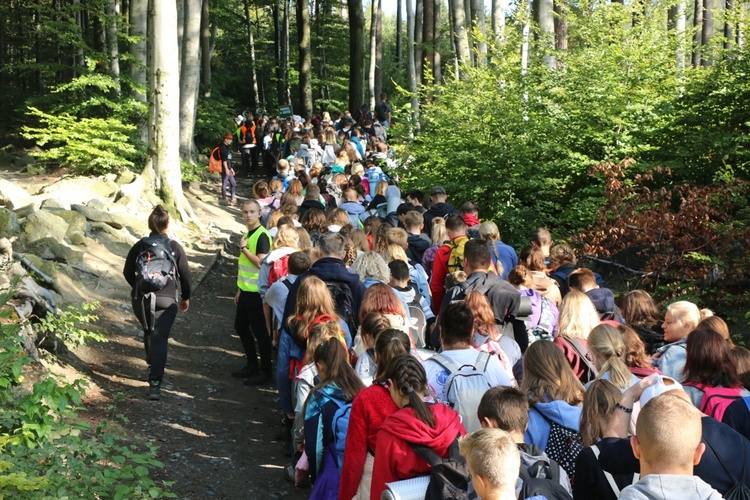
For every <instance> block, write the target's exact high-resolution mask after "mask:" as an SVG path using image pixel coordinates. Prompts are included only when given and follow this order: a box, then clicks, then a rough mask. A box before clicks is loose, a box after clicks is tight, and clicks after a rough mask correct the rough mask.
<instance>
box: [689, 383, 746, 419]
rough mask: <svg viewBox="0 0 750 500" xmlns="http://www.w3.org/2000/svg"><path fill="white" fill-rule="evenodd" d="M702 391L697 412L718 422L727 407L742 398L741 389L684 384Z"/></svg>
mask: <svg viewBox="0 0 750 500" xmlns="http://www.w3.org/2000/svg"><path fill="white" fill-rule="evenodd" d="M685 385H690V386H692V387H695V388H696V389H700V390H702V391H703V399H701V406H700V408H699V410H700V411H701V412H703V413H705V414H706V415H708V416H709V417H713V418H715V419H716V420H718V421H719V422H721V419H722V418H724V412H725V411H726V410H727V407H728V406H729V405H730V404H732V403H734V402H735V401H736V400H737V399H740V398H741V397H742V394H741V392H742V387H706V386H705V385H703V384H685Z"/></svg>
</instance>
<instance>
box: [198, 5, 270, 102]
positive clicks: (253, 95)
mask: <svg viewBox="0 0 750 500" xmlns="http://www.w3.org/2000/svg"><path fill="white" fill-rule="evenodd" d="M187 1H190V0H187ZM243 3H244V4H245V5H244V7H245V25H246V27H247V52H248V54H250V61H249V62H250V85H249V87H250V89H249V90H250V108H251V109H252V110H253V111H255V109H256V108H257V107H258V106H259V105H260V98H259V97H258V74H257V72H256V71H255V38H254V36H253V18H252V17H250V0H243Z"/></svg>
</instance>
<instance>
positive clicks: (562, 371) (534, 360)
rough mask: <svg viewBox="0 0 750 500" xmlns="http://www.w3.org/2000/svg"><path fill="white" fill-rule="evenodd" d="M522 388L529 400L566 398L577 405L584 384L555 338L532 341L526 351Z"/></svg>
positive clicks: (581, 398) (563, 399)
mask: <svg viewBox="0 0 750 500" xmlns="http://www.w3.org/2000/svg"><path fill="white" fill-rule="evenodd" d="M521 390H522V391H523V392H524V393H525V394H526V395H527V396H528V398H529V404H530V405H533V404H535V403H546V402H548V401H565V402H566V403H568V404H569V405H572V406H577V405H579V404H581V401H583V393H584V389H583V384H581V381H580V380H578V377H576V374H575V373H573V369H572V368H571V367H570V364H568V360H567V359H565V356H564V355H563V353H562V351H561V350H560V348H559V347H557V346H556V345H555V344H553V343H552V342H545V341H539V342H534V343H533V344H531V345H530V346H529V347H528V349H526V352H525V353H524V355H523V381H522V383H521Z"/></svg>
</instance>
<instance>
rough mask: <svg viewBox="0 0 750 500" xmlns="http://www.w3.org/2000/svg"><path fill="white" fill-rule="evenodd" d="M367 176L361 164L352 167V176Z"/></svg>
mask: <svg viewBox="0 0 750 500" xmlns="http://www.w3.org/2000/svg"><path fill="white" fill-rule="evenodd" d="M364 174H365V167H363V166H362V164H361V163H359V162H357V163H355V164H354V165H352V175H358V176H360V177H362V176H363V175H364Z"/></svg>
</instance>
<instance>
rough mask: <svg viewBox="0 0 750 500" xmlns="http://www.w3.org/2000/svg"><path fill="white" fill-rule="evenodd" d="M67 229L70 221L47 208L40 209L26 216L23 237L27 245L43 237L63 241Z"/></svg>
mask: <svg viewBox="0 0 750 500" xmlns="http://www.w3.org/2000/svg"><path fill="white" fill-rule="evenodd" d="M67 230H68V223H67V222H65V219H63V218H62V217H59V216H57V215H55V214H53V213H51V212H47V211H46V210H39V211H37V212H34V213H32V214H31V215H29V216H28V217H27V218H26V222H24V224H23V233H22V234H21V238H22V239H23V242H24V243H26V244H27V245H28V244H29V243H33V242H35V241H37V240H40V239H43V238H46V239H52V240H56V241H62V240H63V238H65V233H66V232H67Z"/></svg>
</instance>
